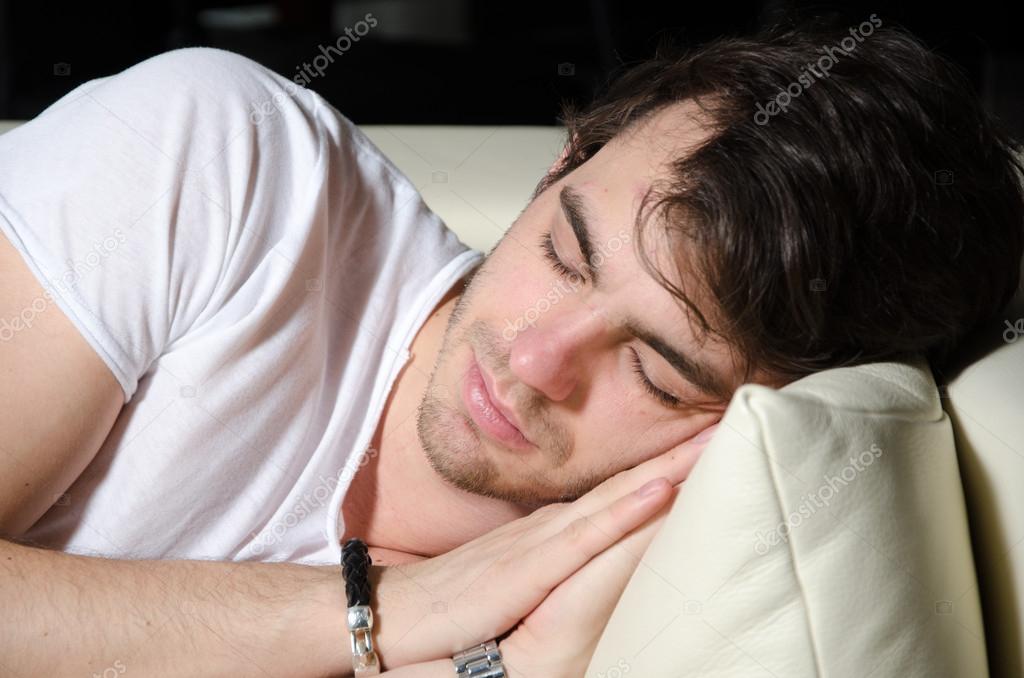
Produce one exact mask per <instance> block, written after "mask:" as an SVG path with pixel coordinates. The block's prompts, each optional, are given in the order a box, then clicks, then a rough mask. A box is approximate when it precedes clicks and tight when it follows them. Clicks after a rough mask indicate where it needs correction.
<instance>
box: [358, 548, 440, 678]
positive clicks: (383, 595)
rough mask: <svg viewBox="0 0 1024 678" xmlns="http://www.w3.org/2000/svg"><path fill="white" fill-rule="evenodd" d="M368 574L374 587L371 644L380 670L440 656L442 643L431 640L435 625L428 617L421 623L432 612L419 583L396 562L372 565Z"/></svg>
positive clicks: (428, 660)
mask: <svg viewBox="0 0 1024 678" xmlns="http://www.w3.org/2000/svg"><path fill="white" fill-rule="evenodd" d="M367 577H368V579H369V581H370V587H371V589H372V591H373V601H372V602H373V614H374V644H375V647H376V648H377V656H378V658H379V659H380V662H381V670H382V671H387V670H390V669H394V668H398V667H400V666H406V665H409V664H420V663H424V662H430V661H432V660H436V659H439V658H441V657H443V655H444V652H443V651H442V650H441V643H440V642H436V643H435V642H433V641H432V640H431V639H432V638H433V635H432V634H434V633H435V631H434V629H435V628H436V627H437V626H438V625H437V624H432V623H430V620H429V619H428V620H427V623H420V622H422V621H423V620H424V617H425V616H427V615H428V614H429V613H430V612H431V609H430V604H429V602H427V596H426V594H425V593H424V591H423V589H422V587H419V586H417V585H416V584H415V582H413V580H412V579H411V577H410V576H409V575H408V574H406V573H405V572H404V571H402V570H401V569H400V566H397V565H371V566H370V569H369V572H368V574H367Z"/></svg>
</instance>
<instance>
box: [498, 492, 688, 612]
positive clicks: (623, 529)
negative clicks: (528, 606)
mask: <svg viewBox="0 0 1024 678" xmlns="http://www.w3.org/2000/svg"><path fill="white" fill-rule="evenodd" d="M673 494H674V492H673V486H672V484H671V483H670V482H669V481H668V480H666V479H665V478H656V479H654V480H652V481H650V483H648V484H647V485H645V486H643V487H641V488H639V489H638V490H636V491H634V492H630V493H629V494H627V495H625V496H623V497H620V498H619V499H618V500H616V501H614V502H612V503H611V504H609V505H608V506H605V507H603V508H601V509H599V510H598V511H596V512H595V513H592V514H589V515H587V514H584V513H580V512H579V511H577V510H576V508H575V507H574V506H569V507H566V510H564V511H562V512H561V513H560V514H559V515H558V516H556V517H555V518H553V519H552V520H551V521H550V522H549V523H548V526H549V527H550V526H554V525H559V526H561V529H558V530H557V531H556V533H555V534H553V535H552V536H550V537H548V538H547V539H546V540H544V541H542V542H541V543H540V544H538V545H537V546H536V547H534V548H533V549H531V550H530V551H529V552H528V553H529V557H528V558H526V559H522V560H520V562H519V563H518V566H519V567H520V568H523V567H525V568H526V569H528V570H529V573H528V578H529V581H531V582H532V583H533V585H534V586H535V587H536V589H537V591H540V592H543V595H546V594H547V592H548V591H550V590H551V589H552V588H554V587H555V586H557V585H558V584H559V583H561V582H562V581H564V580H565V579H566V578H567V577H569V576H570V575H571V574H572V573H573V572H575V571H576V570H578V569H579V568H580V567H582V566H583V565H585V564H586V563H587V561H589V560H590V559H591V558H593V557H594V556H596V555H597V554H599V553H601V552H603V551H604V550H605V549H607V548H608V547H610V546H611V545H613V544H615V543H616V542H618V541H619V540H620V539H622V538H623V537H624V536H625V535H627V534H628V533H629V532H631V531H632V530H633V529H635V528H636V527H638V526H639V525H641V524H643V523H644V521H646V520H647V519H648V518H650V517H651V516H652V515H653V514H654V513H655V512H657V511H658V509H660V508H661V507H663V506H664V504H665V502H666V500H667V499H668V498H669V497H670V496H672V495H673ZM523 560H526V561H527V562H525V563H524V562H523ZM524 574H526V573H524Z"/></svg>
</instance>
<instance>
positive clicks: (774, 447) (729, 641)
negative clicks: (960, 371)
mask: <svg viewBox="0 0 1024 678" xmlns="http://www.w3.org/2000/svg"><path fill="white" fill-rule="evenodd" d="M627 673H628V674H629V675H630V676H642V677H643V678H659V677H662V676H664V677H670V676H671V677H673V678H676V677H680V676H691V675H692V676H721V677H726V676H728V677H730V678H732V677H736V678H739V677H743V678H753V677H756V676H765V677H766V678H770V677H776V678H782V677H785V678H793V677H798V676H856V677H857V678H867V677H869V676H871V677H875V678H881V677H883V676H900V677H903V678H914V677H917V676H921V677H922V678H923V677H925V676H927V677H928V678H935V677H937V676H972V677H973V676H985V675H987V671H986V659H985V644H984V640H983V632H982V623H981V612H980V605H979V600H978V592H977V588H976V586H975V571H974V565H973V561H972V557H971V547H970V540H969V536H968V525H967V519H966V513H965V506H964V496H963V491H962V488H961V483H960V476H959V472H958V469H957V458H956V452H955V449H954V443H953V433H952V428H951V424H950V420H949V418H948V417H947V416H946V414H945V412H944V411H943V409H942V406H941V401H940V397H939V391H938V388H937V387H936V384H935V381H934V379H933V378H932V373H931V371H930V370H929V368H928V365H927V363H926V362H925V361H924V360H923V359H919V360H916V361H913V362H912V363H909V364H903V363H895V362H890V363H875V364H870V365H862V366H858V367H852V368H838V369H832V370H826V371H823V372H819V373H816V374H813V375H810V376H807V377H804V378H803V379H800V380H798V381H796V382H793V383H791V384H788V385H787V386H785V387H783V388H781V389H778V390H775V389H770V388H767V387H764V386H760V385H756V384H747V385H744V386H741V387H740V389H739V390H738V391H737V392H736V394H735V396H734V398H733V400H732V401H731V402H730V404H729V407H728V409H727V410H726V413H725V415H724V417H723V419H722V425H721V426H720V427H719V429H718V431H717V433H716V434H715V437H714V439H713V440H712V442H711V443H710V444H709V445H708V447H707V448H706V449H705V451H704V454H703V455H702V457H701V459H700V460H699V461H698V463H697V465H696V466H695V467H694V469H693V472H692V473H691V475H690V477H689V478H688V480H687V481H686V483H685V484H684V485H683V486H682V488H681V489H680V491H679V494H678V495H677V497H676V499H675V503H674V505H673V506H672V508H671V510H670V512H669V514H668V516H667V517H666V519H665V523H664V525H663V527H662V529H661V530H660V531H659V533H658V534H657V535H656V536H655V538H654V540H653V541H652V543H651V545H650V547H649V548H648V550H647V552H646V553H645V554H644V556H643V559H642V562H641V563H640V564H639V566H638V567H637V569H636V571H635V572H634V574H633V577H632V578H631V580H630V581H629V584H628V585H627V587H626V590H625V592H624V594H623V596H622V598H621V599H620V600H619V603H618V605H617V606H616V608H615V610H614V613H613V614H612V617H611V619H610V620H609V623H608V625H607V627H606V628H605V630H604V633H603V635H602V637H601V640H600V642H599V643H598V646H597V649H596V651H595V653H594V656H593V659H592V660H591V663H590V666H589V668H588V670H587V674H586V675H587V676H588V678H589V677H594V678H612V677H618V676H624V675H626V674H627Z"/></svg>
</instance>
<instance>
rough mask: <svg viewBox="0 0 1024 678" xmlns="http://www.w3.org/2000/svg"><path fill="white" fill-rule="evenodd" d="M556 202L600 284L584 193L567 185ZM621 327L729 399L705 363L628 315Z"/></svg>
mask: <svg viewBox="0 0 1024 678" xmlns="http://www.w3.org/2000/svg"><path fill="white" fill-rule="evenodd" d="M558 201H559V203H561V206H562V212H563V213H564V214H565V218H566V220H567V221H568V222H569V225H570V226H571V227H572V232H573V233H574V234H575V236H576V242H577V244H578V245H579V248H580V253H581V254H582V255H583V261H584V266H585V267H586V269H587V274H588V275H589V276H590V279H591V281H593V283H594V287H595V288H597V289H600V288H601V287H602V284H601V278H600V277H599V275H598V271H597V268H596V267H594V266H592V265H591V262H592V261H593V260H594V239H593V237H591V229H590V222H591V220H590V219H589V215H590V214H591V213H592V211H591V210H590V209H589V206H588V205H587V202H586V200H584V198H583V195H582V194H581V193H580V192H579V191H577V190H576V189H575V188H573V187H572V186H569V185H566V186H564V187H563V188H562V190H561V191H559V193H558ZM622 326H623V327H624V328H625V329H626V331H627V332H629V333H630V334H632V335H633V336H634V337H636V338H637V339H639V340H640V341H642V342H643V343H645V344H647V345H648V346H649V347H650V348H651V349H652V350H653V351H654V352H655V353H657V354H658V355H660V356H661V357H662V358H664V359H665V361H666V362H668V364H669V365H671V366H672V367H673V369H675V371H676V372H678V373H679V374H680V375H682V376H683V378H684V379H686V380H687V381H689V382H691V383H693V384H694V385H695V386H696V387H697V388H699V389H700V390H701V391H703V392H704V393H705V394H706V395H710V396H713V397H716V398H721V399H722V400H726V401H728V400H729V399H730V398H732V392H733V391H732V389H731V388H730V387H729V386H728V385H727V384H726V383H724V382H723V381H722V379H721V378H720V377H719V376H718V374H717V373H716V372H715V371H714V370H713V369H712V368H711V367H710V366H709V365H708V364H706V363H704V362H702V361H700V360H696V359H694V358H690V357H689V356H687V355H686V354H685V353H683V352H682V351H679V350H678V349H676V348H673V347H672V346H670V345H669V343H668V342H666V341H665V340H664V339H662V338H661V337H660V336H658V334H657V333H656V332H653V331H652V330H650V329H649V328H648V327H646V326H645V325H643V324H641V323H639V322H637V321H636V320H634V319H633V318H627V319H626V321H625V322H624V323H622Z"/></svg>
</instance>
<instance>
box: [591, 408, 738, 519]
mask: <svg viewBox="0 0 1024 678" xmlns="http://www.w3.org/2000/svg"><path fill="white" fill-rule="evenodd" d="M718 426H719V424H718V423H717V422H716V423H714V424H712V425H711V426H708V427H707V428H705V429H704V430H702V431H701V432H700V433H698V434H696V435H695V436H693V437H691V438H690V439H689V440H686V441H685V442H683V443H681V444H679V445H677V446H675V447H673V448H672V449H670V450H668V451H667V452H664V453H662V454H660V455H658V456H657V457H654V458H652V459H648V460H647V461H645V462H643V463H641V464H638V465H636V466H634V467H632V468H629V469H626V470H625V471H620V472H619V473H617V474H615V475H614V476H612V477H610V478H608V479H607V480H605V481H604V482H603V483H601V484H600V485H598V486H597V487H595V488H594V489H593V490H591V491H590V492H588V493H587V494H585V495H583V496H582V497H580V498H579V499H577V500H576V501H575V502H573V504H574V505H575V507H576V509H577V510H578V511H580V512H582V513H585V514H586V513H593V512H594V511H597V510H598V509H599V508H600V507H601V506H605V505H607V504H609V503H611V502H612V501H615V500H616V499H618V498H619V497H621V496H622V495H624V494H626V493H627V492H631V491H633V490H634V489H636V488H638V487H640V486H641V485H643V484H644V483H646V482H648V481H649V480H652V479H654V478H668V480H669V482H671V483H672V484H673V485H675V484H677V483H680V482H682V481H683V480H685V479H686V477H687V476H688V475H689V474H690V471H691V470H692V469H693V466H694V464H696V463H697V460H698V459H699V458H700V455H701V452H703V451H704V448H705V447H707V445H708V443H709V442H710V441H711V438H712V437H713V436H714V433H715V431H716V430H717V429H718Z"/></svg>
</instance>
